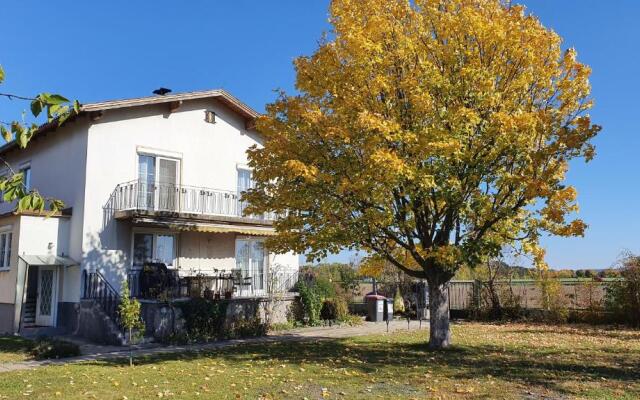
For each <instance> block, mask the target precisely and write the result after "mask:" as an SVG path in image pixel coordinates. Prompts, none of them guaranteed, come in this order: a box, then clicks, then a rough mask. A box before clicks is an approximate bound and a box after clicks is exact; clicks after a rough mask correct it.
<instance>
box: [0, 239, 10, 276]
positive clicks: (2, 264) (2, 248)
mask: <svg viewBox="0 0 640 400" xmlns="http://www.w3.org/2000/svg"><path fill="white" fill-rule="evenodd" d="M12 236H13V234H12V233H11V232H3V233H0V269H2V268H9V266H10V264H11V238H12Z"/></svg>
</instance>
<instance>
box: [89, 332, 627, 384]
mask: <svg viewBox="0 0 640 400" xmlns="http://www.w3.org/2000/svg"><path fill="white" fill-rule="evenodd" d="M547 333H548V331H547ZM319 339H321V340H317V341H297V342H296V341H294V342H263V343H256V344H253V343H252V344H242V345H241V346H233V347H227V348H221V349H216V350H206V351H201V352H185V353H179V354H175V353H174V354H163V355H154V356H149V357H137V358H136V361H135V362H136V364H137V365H146V364H155V363H158V362H165V361H177V360H180V361H191V360H198V359H203V358H217V359H222V360H224V362H225V363H226V364H227V365H231V364H232V363H237V364H238V365H240V364H244V363H247V362H251V361H253V362H256V361H265V362H272V363H278V364H280V363H288V364H291V365H294V366H302V365H303V364H304V365H309V364H324V365H331V367H332V368H349V369H351V370H359V371H360V372H362V373H366V374H376V373H378V372H379V371H381V370H384V371H386V372H387V373H393V374H396V375H397V376H401V377H404V378H407V379H410V378H412V377H415V378H416V379H421V380H422V381H425V379H426V378H424V376H425V371H426V370H427V369H428V370H431V372H432V374H433V376H434V377H437V376H444V377H446V378H449V379H454V380H455V379H469V380H473V379H478V378H484V377H487V376H488V375H491V376H492V377H493V378H495V379H501V380H504V381H509V382H516V383H521V384H524V385H537V386H542V387H545V388H547V389H551V390H555V391H557V392H560V393H567V390H566V388H565V387H564V386H563V383H566V382H575V381H577V380H585V379H587V380H600V379H602V378H604V379H607V380H610V381H619V382H637V381H638V380H640V368H638V363H637V360H635V356H634V355H633V354H628V353H624V349H615V350H619V351H608V350H609V349H607V351H606V352H605V353H599V354H598V356H597V358H594V356H593V355H592V353H591V352H590V350H589V349H588V348H579V349H576V352H575V354H574V355H573V357H571V358H569V357H567V356H566V355H565V354H563V353H561V352H559V353H554V352H553V350H554V349H553V348H526V347H520V348H513V347H506V348H505V347H503V346H497V345H490V344H483V345H468V346H454V347H452V348H450V349H448V350H443V351H430V350H428V348H427V344H426V342H420V343H415V342H413V343H404V342H394V341H393V340H389V339H390V337H389V336H381V337H376V338H374V339H371V340H366V341H360V342H358V341H355V342H354V341H353V340H349V339H324V338H319ZM550 350H551V352H550ZM625 355H626V357H625ZM354 360H357V361H354ZM360 361H362V362H360ZM125 363H126V361H124V360H105V361H97V362H92V363H90V364H94V365H122V364H125Z"/></svg>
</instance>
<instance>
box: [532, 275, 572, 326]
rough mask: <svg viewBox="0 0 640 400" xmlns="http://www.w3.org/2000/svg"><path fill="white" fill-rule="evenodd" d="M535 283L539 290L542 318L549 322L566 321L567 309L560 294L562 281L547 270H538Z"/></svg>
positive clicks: (564, 300)
mask: <svg viewBox="0 0 640 400" xmlns="http://www.w3.org/2000/svg"><path fill="white" fill-rule="evenodd" d="M536 284H537V285H538V287H539V288H540V291H541V301H542V309H543V311H544V319H545V320H547V321H549V322H557V323H558V322H566V321H567V317H568V316H569V310H568V309H567V306H566V299H565V297H564V296H563V295H562V283H561V282H560V281H559V280H557V279H554V278H552V277H551V276H550V274H549V272H548V271H539V272H538V274H537V276H536Z"/></svg>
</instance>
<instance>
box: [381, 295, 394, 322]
mask: <svg viewBox="0 0 640 400" xmlns="http://www.w3.org/2000/svg"><path fill="white" fill-rule="evenodd" d="M382 319H383V320H384V321H391V320H392V319H393V299H384V315H383V317H382Z"/></svg>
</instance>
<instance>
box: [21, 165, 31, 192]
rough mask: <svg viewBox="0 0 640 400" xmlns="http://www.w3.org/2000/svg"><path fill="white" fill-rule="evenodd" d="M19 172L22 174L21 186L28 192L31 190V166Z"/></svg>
mask: <svg viewBox="0 0 640 400" xmlns="http://www.w3.org/2000/svg"><path fill="white" fill-rule="evenodd" d="M20 172H21V173H22V184H23V185H24V187H25V189H26V190H27V192H28V191H30V190H31V166H30V165H29V166H26V167H24V168H22V169H21V170H20Z"/></svg>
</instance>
